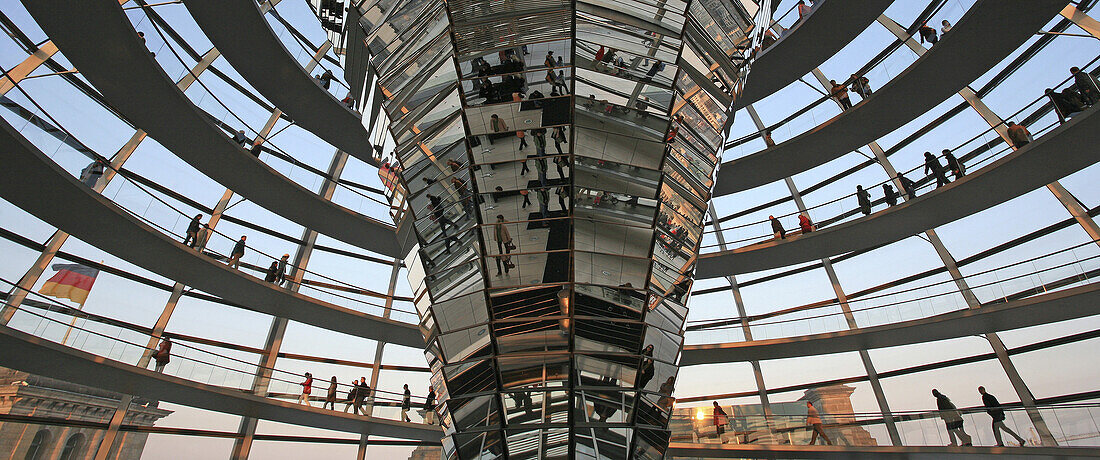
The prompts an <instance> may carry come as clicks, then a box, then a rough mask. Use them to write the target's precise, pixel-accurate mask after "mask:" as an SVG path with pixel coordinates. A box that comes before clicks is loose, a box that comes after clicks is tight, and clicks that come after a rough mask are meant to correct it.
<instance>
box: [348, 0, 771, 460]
mask: <svg viewBox="0 0 1100 460" xmlns="http://www.w3.org/2000/svg"><path fill="white" fill-rule="evenodd" d="M765 3H766V5H764V6H765V7H764V8H762V9H761V13H762V14H763V15H764V16H767V12H769V11H770V10H771V8H770V5H767V3H769V2H765ZM748 6H749V8H750V10H746V7H745V6H744V5H742V3H741V2H739V1H729V0H707V1H698V2H683V1H666V0H659V1H615V2H610V1H604V0H589V1H585V2H577V3H574V2H563V1H544V0H540V1H523V2H519V1H504V2H488V1H469V0H465V1H452V2H447V3H445V4H444V3H443V2H437V1H431V0H410V1H405V2H401V3H399V4H398V5H396V6H391V7H383V6H382V4H381V3H380V4H378V5H376V6H369V5H368V4H364V5H362V6H361V7H360V11H361V12H363V14H364V15H363V20H362V21H360V25H361V26H362V27H363V28H364V31H365V33H366V36H367V37H368V38H367V43H368V44H369V46H370V48H371V49H372V50H373V51H375V53H376V57H375V59H374V64H375V66H377V68H378V69H379V76H380V80H379V85H380V89H381V91H382V93H383V95H384V96H385V97H386V101H385V102H384V104H383V108H384V109H385V110H386V112H387V114H388V115H389V117H390V118H391V119H392V120H394V121H395V122H394V123H393V125H392V127H391V129H392V134H393V137H394V138H395V139H396V140H397V147H396V149H395V151H394V152H392V153H390V154H388V157H387V158H386V160H387V161H388V162H389V163H390V164H391V165H394V166H395V167H396V168H397V172H398V175H399V178H400V183H401V187H403V188H404V193H401V194H399V195H401V196H406V195H407V200H408V202H409V205H410V206H409V208H410V210H411V213H412V217H413V218H414V219H415V224H414V225H415V231H416V235H417V242H418V244H417V246H416V248H415V251H414V253H413V254H412V255H411V256H410V258H411V259H414V260H412V263H408V262H409V261H408V260H407V261H406V262H407V264H408V265H409V266H410V276H409V280H410V282H411V284H412V287H413V289H414V291H415V295H414V297H415V298H416V299H417V300H416V305H417V310H418V312H419V313H420V316H421V326H422V331H423V332H424V335H425V338H426V339H427V342H428V347H427V350H426V354H425V355H426V357H427V359H428V362H429V364H430V366H431V367H432V369H433V385H434V386H435V387H436V392H437V394H438V395H439V397H440V403H441V406H440V412H441V415H442V421H443V425H444V426H445V427H446V429H447V434H448V435H449V436H448V438H447V439H446V440H444V451H445V453H446V455H447V456H448V457H450V458H497V457H501V458H503V457H507V458H660V457H661V456H663V454H664V451H665V449H666V447H667V444H668V439H669V432H668V421H669V411H670V410H671V394H672V391H673V390H674V389H675V386H676V372H677V368H676V366H675V364H674V363H675V362H676V360H677V355H678V353H679V349H680V346H681V343H682V341H683V332H682V331H683V326H684V320H685V318H686V315H687V308H686V306H685V305H686V300H687V299H686V295H687V292H688V291H689V289H690V286H691V281H692V276H693V271H694V263H695V258H696V254H697V251H698V247H699V244H700V236H701V229H702V224H703V217H704V211H705V209H706V203H707V201H708V200H709V198H710V188H711V185H712V184H713V181H712V176H713V173H714V168H715V166H716V164H717V163H718V160H719V158H718V155H717V151H718V149H719V148H720V147H721V145H722V141H723V139H724V133H725V132H726V129H727V124H728V122H729V120H728V115H727V109H728V107H729V106H730V104H731V103H732V100H733V95H734V91H733V90H732V88H739V87H740V86H741V83H742V82H741V80H740V79H741V78H742V77H743V75H745V74H746V73H747V70H748V69H747V67H748V66H747V64H748V60H749V59H748V55H750V54H752V49H753V48H754V44H758V41H759V37H756V39H757V42H756V43H754V41H753V39H754V37H752V36H750V35H748V34H747V33H746V31H749V30H752V28H751V24H752V23H753V20H752V16H753V15H754V14H756V9H757V6H756V5H755V4H749V5H748ZM689 19H691V20H689ZM758 19H759V18H758ZM764 20H770V19H768V18H766V17H765V18H764ZM714 40H718V42H715V41H714ZM395 204H396V203H395Z"/></svg>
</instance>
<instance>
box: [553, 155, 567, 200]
mask: <svg viewBox="0 0 1100 460" xmlns="http://www.w3.org/2000/svg"><path fill="white" fill-rule="evenodd" d="M558 170H559V171H560V170H561V166H558ZM554 194H556V195H557V196H558V205H559V206H561V210H562V211H569V205H567V204H566V203H565V199H566V198H569V187H568V186H565V185H562V186H560V187H558V189H557V190H556V191H555V192H554Z"/></svg>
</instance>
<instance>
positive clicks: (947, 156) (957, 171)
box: [943, 149, 966, 180]
mask: <svg viewBox="0 0 1100 460" xmlns="http://www.w3.org/2000/svg"><path fill="white" fill-rule="evenodd" d="M943 159H944V161H946V162H947V169H950V170H951V174H954V175H955V180H959V178H960V177H962V176H964V175H966V167H964V166H963V164H962V162H961V161H959V159H958V158H955V155H954V154H953V153H951V151H950V150H948V149H943Z"/></svg>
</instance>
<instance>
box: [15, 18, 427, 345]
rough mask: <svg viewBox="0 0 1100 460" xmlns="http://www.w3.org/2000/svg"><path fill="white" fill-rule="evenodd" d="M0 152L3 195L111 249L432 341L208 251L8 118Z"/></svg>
mask: <svg viewBox="0 0 1100 460" xmlns="http://www.w3.org/2000/svg"><path fill="white" fill-rule="evenodd" d="M81 3H83V2H81ZM88 3H102V2H88ZM108 3H109V2H108ZM0 151H3V152H4V158H5V162H4V167H3V168H0V196H2V197H3V198H4V199H5V200H8V201H9V202H11V203H12V204H14V205H15V206H18V207H20V208H22V209H24V210H26V211H27V212H29V213H31V214H33V215H34V216H35V217H38V218H39V219H42V220H43V221H45V222H47V223H49V224H50V225H53V226H55V227H57V228H59V229H61V230H64V231H65V232H68V233H70V234H72V235H73V236H75V237H77V238H80V239H81V240H82V241H84V242H86V243H88V244H91V245H93V246H95V247H97V248H99V249H101V250H103V251H106V252H108V253H110V254H113V255H115V256H117V257H120V258H122V259H124V260H126V261H127V262H130V263H132V264H134V265H137V266H140V267H143V268H145V269H147V270H149V271H152V272H154V273H157V274H159V275H161V276H164V277H166V278H168V279H171V280H176V281H179V282H181V283H183V284H186V285H188V286H193V287H195V288H198V289H201V290H203V291H205V292H208V293H210V294H213V295H216V296H219V297H222V298H223V299H226V300H228V301H231V302H234V303H236V304H238V305H241V306H242V307H243V308H247V309H250V310H253V311H257V312H260V313H266V314H269V315H274V316H279V317H283V318H288V319H291V320H294V321H298V322H301V323H305V324H310V325H314V326H317V327H322V328H326V329H330V330H333V331H336V332H342V333H345V334H350V335H354V336H359V337H365V338H368V339H374V340H383V341H386V342H389V343H395V344H399V345H404V346H408V347H413V348H417V349H421V348H423V346H424V339H423V336H421V335H420V330H419V329H418V327H417V326H416V325H414V324H408V323H403V322H400V321H394V320H391V319H386V318H381V317H378V316H374V315H368V314H365V313H362V312H358V311H355V310H352V309H350V308H346V307H341V306H338V305H334V304H331V303H328V302H323V301H320V300H317V299H314V298H312V297H309V296H305V295H302V294H299V293H296V292H291V291H289V290H286V289H282V288H279V287H276V286H275V285H274V284H271V283H265V282H264V281H263V280H262V279H259V278H255V277H252V276H249V275H247V274H244V273H242V272H240V271H238V270H233V269H230V268H229V267H228V266H227V265H226V264H224V263H221V262H218V261H215V260H214V259H212V258H209V257H205V256H202V255H200V254H199V253H198V252H197V251H195V250H194V249H190V248H188V247H186V246H184V245H182V244H180V240H178V239H174V238H172V237H171V236H169V235H165V234H163V233H161V232H159V231H157V230H156V229H154V228H153V227H150V226H149V225H146V224H145V223H143V222H141V221H140V220H138V219H137V218H136V217H133V216H131V215H130V214H129V213H127V212H126V211H124V210H122V209H121V208H119V207H118V206H116V205H115V204H114V203H113V202H112V201H111V200H109V199H107V198H106V197H104V196H103V195H100V194H98V193H95V192H93V191H92V190H91V189H89V188H88V187H86V186H85V185H84V184H82V183H80V182H79V181H77V179H76V178H75V177H73V176H72V175H71V174H69V173H68V172H66V171H65V170H63V169H61V167H60V166H58V165H57V163H54V162H53V160H51V159H49V158H48V157H47V156H46V155H45V154H43V153H42V152H41V151H39V150H38V148H36V147H35V146H34V145H32V144H31V143H30V142H29V141H27V139H25V138H24V137H23V136H21V135H20V134H19V133H18V132H16V131H15V130H14V129H13V128H12V127H11V125H9V124H8V123H7V121H4V120H2V119H0ZM226 247H229V246H228V241H226Z"/></svg>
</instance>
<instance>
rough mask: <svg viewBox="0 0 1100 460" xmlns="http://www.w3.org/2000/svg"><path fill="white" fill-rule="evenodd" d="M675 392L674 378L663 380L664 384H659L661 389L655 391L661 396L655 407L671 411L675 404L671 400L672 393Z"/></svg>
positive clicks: (673, 400)
mask: <svg viewBox="0 0 1100 460" xmlns="http://www.w3.org/2000/svg"><path fill="white" fill-rule="evenodd" d="M673 391H676V377H675V376H672V377H669V378H668V379H667V380H665V383H662V384H661V388H659V389H658V390H657V392H658V393H660V394H661V398H660V399H658V400H657V405H658V406H659V407H663V408H665V409H666V410H672V404H673V403H674V402H676V400H675V399H673V398H672V392H673Z"/></svg>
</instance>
